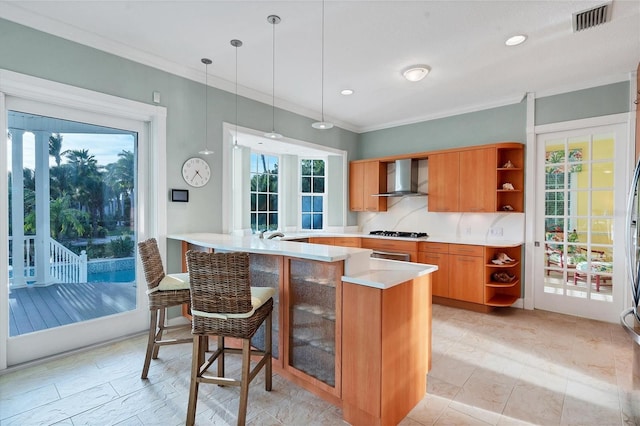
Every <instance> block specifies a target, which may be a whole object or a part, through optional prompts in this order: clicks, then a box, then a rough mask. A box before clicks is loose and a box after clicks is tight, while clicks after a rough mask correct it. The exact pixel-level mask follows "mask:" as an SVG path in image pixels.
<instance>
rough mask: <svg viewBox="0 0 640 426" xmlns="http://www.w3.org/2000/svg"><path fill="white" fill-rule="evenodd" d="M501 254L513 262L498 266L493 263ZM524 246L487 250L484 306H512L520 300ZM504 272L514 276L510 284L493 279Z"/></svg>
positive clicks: (487, 248) (490, 248)
mask: <svg viewBox="0 0 640 426" xmlns="http://www.w3.org/2000/svg"><path fill="white" fill-rule="evenodd" d="M500 253H505V254H506V255H507V256H509V257H510V258H511V259H513V262H509V263H504V264H500V265H497V264H495V263H493V262H492V260H493V259H495V258H496V257H497V256H498V255H499V254H500ZM521 256H522V246H517V247H486V248H485V284H484V304H485V305H487V306H495V307H504V306H511V305H513V303H514V302H515V301H516V300H518V299H519V298H520V295H521V292H522V284H521V274H522V268H521V265H520V259H521ZM501 272H504V273H506V274H508V275H510V276H513V277H514V278H513V280H511V281H509V282H500V281H497V280H495V279H494V278H493V275H494V274H495V273H501Z"/></svg>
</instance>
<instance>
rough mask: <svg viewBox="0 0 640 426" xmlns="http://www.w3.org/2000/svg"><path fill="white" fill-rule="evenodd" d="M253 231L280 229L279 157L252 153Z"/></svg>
mask: <svg viewBox="0 0 640 426" xmlns="http://www.w3.org/2000/svg"><path fill="white" fill-rule="evenodd" d="M250 174H251V175H250V178H251V230H252V231H253V232H259V231H263V230H268V231H270V230H276V229H278V157H277V156H272V155H267V154H261V153H257V152H252V153H251V172H250Z"/></svg>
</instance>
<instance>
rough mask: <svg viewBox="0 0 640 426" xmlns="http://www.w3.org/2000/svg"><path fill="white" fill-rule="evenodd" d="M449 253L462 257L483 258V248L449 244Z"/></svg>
mask: <svg viewBox="0 0 640 426" xmlns="http://www.w3.org/2000/svg"><path fill="white" fill-rule="evenodd" d="M449 253H451V254H459V255H462V256H484V246H473V245H468V244H450V245H449Z"/></svg>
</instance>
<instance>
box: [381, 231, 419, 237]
mask: <svg viewBox="0 0 640 426" xmlns="http://www.w3.org/2000/svg"><path fill="white" fill-rule="evenodd" d="M369 235H381V236H383V237H400V238H425V237H428V236H429V235H428V234H427V233H426V232H403V231H371V232H369Z"/></svg>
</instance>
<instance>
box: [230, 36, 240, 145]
mask: <svg viewBox="0 0 640 426" xmlns="http://www.w3.org/2000/svg"><path fill="white" fill-rule="evenodd" d="M231 45H232V46H233V47H235V49H236V120H235V123H236V124H235V126H236V136H235V138H234V141H233V149H240V145H238V47H241V46H242V41H240V40H237V39H233V40H231Z"/></svg>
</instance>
